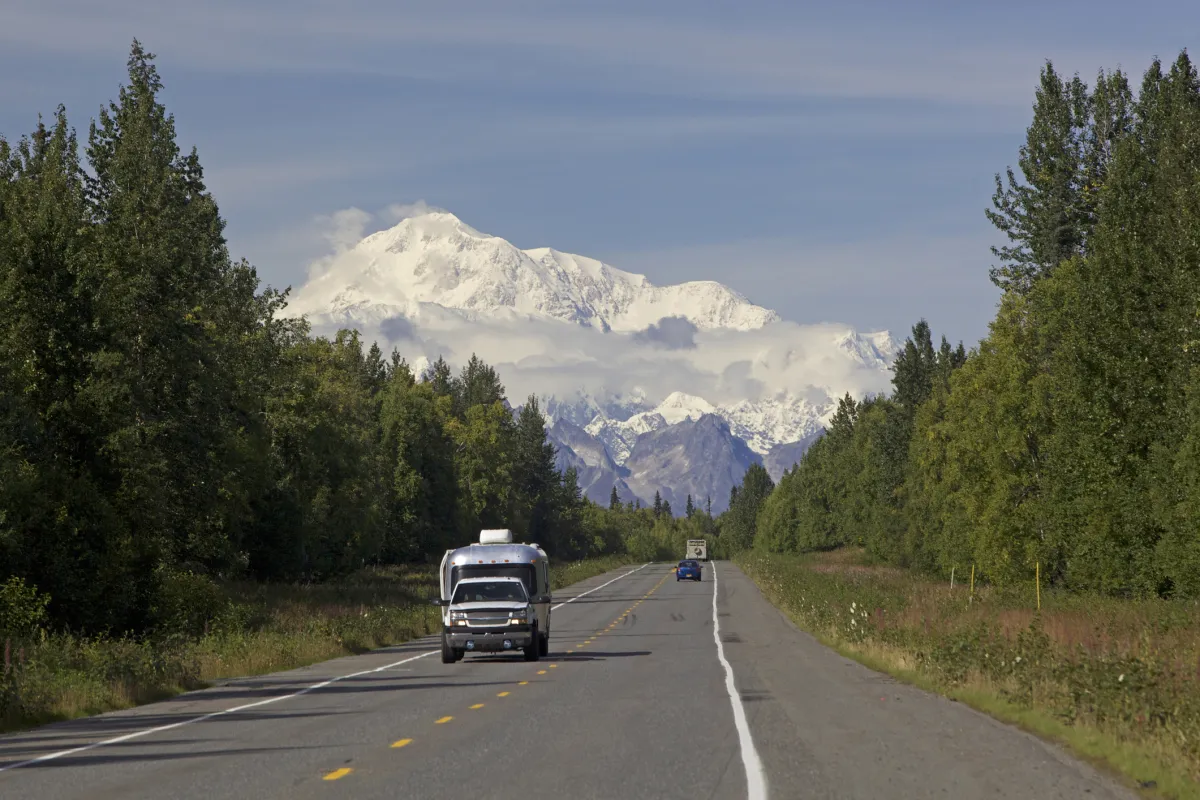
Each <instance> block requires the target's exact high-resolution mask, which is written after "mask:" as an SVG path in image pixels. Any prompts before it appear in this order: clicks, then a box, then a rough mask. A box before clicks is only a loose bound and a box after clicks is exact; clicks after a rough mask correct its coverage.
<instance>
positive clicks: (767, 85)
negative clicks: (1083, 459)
mask: <svg viewBox="0 0 1200 800" xmlns="http://www.w3.org/2000/svg"><path fill="white" fill-rule="evenodd" d="M1154 9H1155V10H1154V13H1149V12H1148V11H1142V10H1139V11H1136V12H1135V11H1134V7H1133V6H1131V5H1130V4H1127V3H1121V4H1118V3H1116V2H1111V1H1106V2H1088V3H1082V2H1056V3H1052V4H1051V3H1045V2H1040V3H1034V2H1006V3H989V4H983V3H963V2H957V3H949V2H945V3H934V2H905V3H903V4H900V3H894V2H885V0H874V2H865V3H854V2H841V3H836V4H835V3H824V4H820V5H819V6H816V5H814V6H806V5H802V4H800V3H796V2H778V3H776V2H770V3H768V2H760V3H750V2H736V3H734V2H720V3H698V2H680V1H679V0H664V1H663V2H654V3H647V2H644V1H643V2H625V1H624V0H619V1H617V0H608V1H607V2H603V3H582V2H565V0H560V1H559V2H538V1H537V0H520V1H518V2H500V1H499V0H491V2H477V1H476V0H462V1H461V2H451V1H450V0H435V1H433V2H425V3H404V2H395V1H394V0H393V1H391V2H385V1H382V0H380V1H377V0H361V1H360V0H340V1H339V2H325V1H324V0H299V1H298V2H295V1H294V2H289V3H284V2H280V1H279V0H273V1H272V2H258V3H251V2H235V1H234V0H207V2H195V0H157V1H156V2H155V3H153V4H149V3H145V2H134V0H107V2H103V3H100V2H85V0H69V1H68V0H5V2H4V10H3V12H0V16H2V17H3V20H2V24H0V134H3V135H5V136H8V137H14V138H15V137H16V136H18V135H20V134H22V133H25V132H27V131H29V130H30V129H32V127H33V125H34V124H35V122H36V115H37V114H38V113H39V112H41V113H44V114H49V113H52V112H53V110H54V107H55V106H56V105H57V104H58V103H60V102H61V103H64V104H66V105H67V108H68V113H69V115H70V116H71V118H72V120H73V122H74V124H75V125H76V127H77V128H78V129H79V130H80V132H81V133H84V132H86V128H87V124H88V121H89V119H90V118H92V117H94V116H95V114H96V111H97V110H98V108H99V107H100V105H101V104H102V103H103V102H105V101H107V100H109V99H111V98H113V97H115V95H116V92H117V87H118V85H119V84H120V82H121V80H122V77H123V70H124V62H125V57H126V55H127V51H128V46H129V43H130V41H131V39H132V38H133V37H135V36H136V37H138V38H140V39H141V40H142V41H143V43H144V44H145V45H146V47H147V48H148V49H150V50H151V51H152V52H154V53H156V54H157V55H158V56H159V59H158V64H159V69H160V71H161V73H162V75H163V78H164V81H165V83H166V87H167V88H166V93H165V100H166V102H167V104H168V107H169V108H170V109H171V110H172V111H173V112H174V113H175V115H176V120H177V123H178V126H179V131H180V138H181V143H182V144H184V145H185V146H190V145H192V144H195V145H196V146H197V147H198V148H199V151H200V156H201V160H202V162H203V163H204V165H205V167H206V170H207V172H208V176H209V184H210V186H211V188H212V189H213V191H214V193H215V194H216V196H217V199H218V201H219V202H220V204H221V208H222V211H223V213H224V215H225V216H226V218H227V219H228V222H229V228H228V236H229V239H230V244H231V248H232V250H233V252H234V254H235V255H236V256H245V257H247V258H248V259H250V260H251V261H252V262H253V263H255V264H256V265H257V266H258V267H259V270H260V273H261V275H262V276H263V278H264V280H265V281H267V282H269V283H271V284H274V285H278V286H282V285H287V284H295V285H299V284H300V283H302V282H303V280H304V277H305V274H306V273H305V270H306V267H307V265H308V264H309V263H310V262H311V261H313V260H314V259H315V258H317V257H319V256H321V255H323V254H325V253H326V252H327V251H328V249H329V245H328V242H327V240H326V235H327V233H328V222H327V220H328V219H329V218H330V217H331V216H332V215H333V214H334V213H335V212H337V211H339V210H342V209H346V208H350V207H355V208H359V209H363V210H365V211H368V212H372V213H375V212H381V211H382V210H383V209H385V208H387V207H388V206H390V205H392V204H396V203H411V202H415V201H419V200H420V201H425V202H428V203H429V204H431V205H435V206H439V207H442V208H446V209H449V210H451V211H453V212H454V213H456V214H457V215H458V216H460V217H461V218H462V219H464V220H465V221H466V222H467V223H468V224H470V225H472V226H473V227H475V228H478V229H480V230H483V231H487V232H489V233H494V234H496V235H499V236H503V237H504V238H506V239H509V240H510V241H513V242H514V243H516V244H518V245H519V246H521V247H536V246H544V245H548V246H553V247H555V248H557V249H559V250H565V251H570V252H577V253H582V254H586V255H590V256H595V257H599V258H603V259H605V260H607V261H609V262H610V263H613V264H614V265H616V266H619V267H622V268H625V269H630V270H633V271H637V272H643V273H645V274H647V275H648V276H649V277H650V278H651V279H652V280H654V281H656V282H660V283H666V282H676V281H681V280H690V279H714V280H719V281H722V282H723V283H726V284H728V285H730V286H732V287H733V288H735V289H737V290H738V291H741V292H742V293H743V294H746V295H747V296H748V297H749V298H750V299H751V300H753V301H755V302H757V303H760V304H762V305H766V306H769V307H771V308H775V309H777V310H778V311H779V312H780V313H781V314H783V315H784V316H785V317H786V318H788V319H792V320H794V321H797V322H802V323H807V322H821V321H836V322H846V323H850V324H853V325H855V326H858V327H860V328H862V329H878V328H883V327H886V328H889V329H891V330H892V331H893V332H894V333H898V334H902V335H903V334H906V333H907V331H908V328H909V327H910V326H911V324H912V322H913V321H915V320H916V319H917V318H918V317H920V316H925V317H926V318H928V319H929V320H930V322H931V323H932V324H933V325H934V328H935V332H936V333H942V332H945V333H947V334H948V335H950V336H951V338H953V339H959V338H961V339H964V340H966V341H967V342H968V343H969V344H970V343H973V342H974V341H976V340H977V339H978V338H979V337H981V336H982V335H984V334H985V333H986V325H987V322H988V320H990V318H991V316H992V314H993V311H994V307H995V302H996V299H997V293H996V291H995V290H994V289H993V288H992V286H991V284H990V283H989V282H988V280H987V270H988V266H989V265H990V264H991V262H992V257H991V254H990V253H989V251H988V246H989V245H990V244H994V243H996V235H995V233H994V232H993V231H992V229H991V228H990V226H989V225H988V223H987V221H986V219H985V218H984V215H983V210H984V208H985V207H987V205H988V203H989V198H990V195H991V190H992V175H993V174H994V173H995V172H997V171H999V170H1002V169H1003V168H1004V167H1005V166H1006V165H1008V164H1015V162H1016V157H1017V148H1018V147H1019V144H1020V141H1021V139H1022V137H1023V134H1024V128H1025V126H1026V125H1027V124H1028V121H1029V116H1030V104H1031V102H1032V99H1033V87H1034V85H1035V82H1036V79H1037V72H1038V69H1039V68H1040V67H1041V65H1042V63H1043V61H1044V59H1046V58H1050V59H1052V60H1053V61H1054V62H1055V64H1056V66H1058V67H1059V68H1060V69H1061V70H1062V71H1065V72H1068V73H1070V72H1075V71H1079V72H1080V73H1081V74H1082V75H1083V76H1084V78H1085V79H1089V78H1090V77H1092V76H1094V74H1095V72H1096V71H1097V70H1098V69H1099V68H1101V67H1106V68H1111V67H1116V66H1121V67H1123V68H1125V69H1126V70H1127V71H1130V72H1132V73H1133V74H1134V76H1135V78H1136V79H1140V76H1141V73H1142V71H1143V70H1144V69H1145V67H1146V66H1147V65H1148V63H1149V61H1150V59H1151V58H1152V57H1153V56H1154V55H1159V56H1161V57H1163V58H1164V59H1170V58H1173V57H1174V56H1175V55H1176V54H1177V53H1178V51H1179V50H1180V49H1181V48H1183V47H1185V46H1186V45H1188V44H1189V42H1194V41H1196V39H1197V34H1200V13H1198V12H1197V11H1196V10H1195V6H1194V5H1193V4H1192V3H1191V2H1182V1H1177V0H1172V1H1171V2H1161V3H1157V4H1155V6H1154ZM378 225H379V226H382V225H383V222H382V221H379V222H378Z"/></svg>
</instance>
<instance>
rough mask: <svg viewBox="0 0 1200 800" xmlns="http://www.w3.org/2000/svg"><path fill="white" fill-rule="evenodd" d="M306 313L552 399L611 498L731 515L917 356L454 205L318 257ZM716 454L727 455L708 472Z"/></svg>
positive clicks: (565, 435)
mask: <svg viewBox="0 0 1200 800" xmlns="http://www.w3.org/2000/svg"><path fill="white" fill-rule="evenodd" d="M732 266H736V265H732ZM289 312H290V313H291V314H293V315H301V314H303V315H305V316H307V317H308V319H309V322H310V323H311V324H312V326H313V329H314V332H316V333H319V334H329V333H332V332H333V331H335V330H336V329H337V328H339V327H356V328H358V329H359V330H360V331H362V332H363V334H364V336H365V338H366V339H367V340H368V341H369V340H371V339H376V340H379V341H380V343H381V345H386V348H387V349H389V350H390V349H392V348H393V347H394V348H396V349H398V350H400V352H401V355H403V356H404V357H406V358H408V359H409V362H410V363H411V364H412V365H413V366H414V367H416V368H417V369H420V368H422V367H423V365H425V364H428V363H429V362H430V361H432V360H433V359H436V358H437V357H439V356H444V357H445V358H446V359H447V360H448V361H450V362H451V364H453V365H461V364H463V363H464V362H465V361H466V360H467V358H469V357H470V355H471V354H472V353H477V354H478V355H479V356H480V357H481V358H483V359H484V360H485V361H486V362H488V363H489V364H492V365H493V366H495V367H496V369H497V370H498V371H499V373H500V375H501V377H502V379H503V380H504V382H505V384H506V386H507V388H508V394H509V396H510V397H511V398H512V399H513V401H514V404H520V403H521V402H523V400H522V399H523V398H525V397H526V396H528V394H530V393H532V394H533V395H535V396H537V397H538V398H539V400H540V402H541V406H542V409H543V411H544V412H545V413H546V416H547V429H548V430H547V433H548V435H549V436H550V438H551V440H552V441H554V442H555V444H556V445H557V446H558V447H559V462H560V466H561V467H564V468H565V467H566V466H574V467H575V468H576V470H577V471H578V472H579V473H580V477H581V484H582V485H583V488H584V489H585V491H586V492H587V494H588V496H589V497H591V498H592V499H593V500H596V501H597V502H601V503H605V502H607V500H608V494H609V492H611V490H612V488H613V487H614V486H615V487H616V488H617V490H618V493H619V494H621V495H622V496H624V495H625V494H626V493H630V494H632V495H635V496H637V497H640V498H641V499H642V500H643V501H648V500H649V499H650V498H652V497H653V495H654V492H655V491H656V490H657V491H660V492H661V493H662V494H663V496H664V497H678V496H684V497H685V496H686V494H688V493H691V494H693V495H694V496H695V497H700V496H712V498H713V501H714V509H718V508H721V507H723V504H724V502H725V501H726V500H727V497H725V499H724V500H719V498H720V497H722V496H724V495H727V492H728V487H727V486H726V484H727V483H728V482H729V481H730V480H735V478H731V477H730V476H731V475H733V474H734V473H737V474H738V475H740V473H739V472H738V471H739V470H744V469H745V468H746V466H747V465H748V464H749V463H752V462H757V463H765V464H767V465H768V467H769V468H770V469H771V470H772V472H773V473H775V474H781V473H782V471H783V470H784V469H787V468H788V467H790V466H791V464H792V463H794V462H795V459H797V458H799V456H800V454H802V453H803V451H804V450H805V449H806V448H807V447H808V446H809V445H810V444H811V443H812V442H813V441H815V440H816V438H817V437H819V435H820V433H821V432H822V431H823V430H824V427H825V425H826V424H827V423H828V420H829V418H830V417H831V416H832V415H833V413H834V410H835V409H836V407H837V399H838V398H839V397H841V396H842V395H843V394H845V393H846V392H850V393H851V394H852V395H854V396H855V397H864V396H869V395H872V394H878V393H880V392H884V391H886V390H887V389H888V386H889V384H890V378H891V374H890V366H891V363H892V361H893V359H894V358H895V355H896V353H897V352H898V350H899V348H898V345H897V343H896V341H895V340H894V339H893V338H892V337H891V335H890V334H889V333H888V332H887V331H879V332H869V333H860V332H858V331H856V330H854V329H853V328H851V327H849V326H846V325H838V324H834V323H822V324H818V325H798V324H796V323H792V322H787V321H784V320H781V319H780V317H779V315H778V314H776V313H775V312H774V311H771V310H769V309H766V308H763V307H761V306H757V305H754V304H753V303H751V302H750V301H749V300H747V299H746V298H745V297H743V296H742V295H740V294H738V293H737V292H735V291H733V290H732V289H729V288H728V287H726V286H723V285H722V284H719V283H715V282H713V281H695V282H688V283H681V284H675V285H667V286H659V285H655V284H654V283H652V282H651V281H650V280H648V279H647V278H646V277H645V276H643V275H637V274H634V273H630V272H625V271H623V270H620V269H617V268H615V267H613V266H610V265H608V264H605V263H603V262H600V261H597V260H595V259H591V258H587V257H584V256H579V255H572V254H569V253H562V252H560V251H557V250H554V249H551V248H536V249H532V250H522V249H519V248H517V247H516V246H514V245H512V244H510V243H509V242H507V241H505V240H504V239H501V238H499V237H497V236H491V235H488V234H485V233H481V232H479V231H477V230H475V229H474V228H472V227H470V226H469V225H467V224H466V223H464V222H462V221H461V220H460V219H458V218H457V217H455V216H454V215H453V214H450V213H448V212H444V211H431V212H428V213H421V214H418V215H415V216H411V217H409V218H407V219H404V220H402V221H401V222H399V223H398V224H396V225H395V226H393V227H391V228H389V229H387V230H383V231H380V232H378V233H374V234H371V235H369V236H366V237H365V238H363V239H362V240H361V241H359V242H358V243H357V244H354V245H353V246H352V247H349V248H346V249H342V250H339V251H338V252H336V253H334V254H333V255H332V256H330V257H329V258H327V259H323V260H322V261H321V262H318V264H317V265H315V266H314V268H313V270H312V272H311V275H310V279H309V281H308V282H307V283H306V284H305V285H304V286H303V287H301V289H300V290H299V291H298V292H297V294H296V296H295V298H294V300H292V302H291V304H290V306H289ZM702 420H703V421H704V423H703V424H700V423H701V421H702ZM704 448H711V449H713V453H712V457H713V458H714V459H716V461H714V462H713V464H711V465H709V466H705V467H704V468H703V469H701V468H699V467H698V466H697V465H700V464H702V462H703V460H704V457H703V450H704ZM718 451H719V452H718ZM718 462H719V463H718ZM705 476H707V477H705ZM705 481H709V482H713V483H714V485H712V486H707V487H706V486H705ZM718 483H719V484H720V486H717V485H716V484H718ZM676 484H678V485H676ZM685 484H686V485H685ZM680 492H682V493H683V494H682V495H680ZM625 499H630V498H625ZM674 505H675V503H674V501H672V506H673V507H674Z"/></svg>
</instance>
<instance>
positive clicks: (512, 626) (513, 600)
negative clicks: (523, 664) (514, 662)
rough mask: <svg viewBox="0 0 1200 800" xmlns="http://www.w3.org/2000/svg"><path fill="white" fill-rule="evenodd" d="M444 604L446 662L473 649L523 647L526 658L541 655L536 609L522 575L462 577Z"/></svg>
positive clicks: (444, 655)
mask: <svg viewBox="0 0 1200 800" xmlns="http://www.w3.org/2000/svg"><path fill="white" fill-rule="evenodd" d="M442 604H444V605H445V607H446V616H447V617H449V624H448V625H446V626H445V627H444V628H443V630H442V663H443V664H453V663H454V662H455V661H459V660H461V659H462V657H463V656H464V655H466V654H467V653H473V652H496V651H501V652H504V651H517V650H520V651H522V652H523V653H524V655H525V660H526V661H537V660H538V657H539V656H540V655H541V639H540V637H539V634H538V629H537V610H536V609H534V607H533V603H532V602H530V597H529V592H527V591H525V584H524V582H523V581H522V580H521V579H520V578H512V577H499V578H497V577H491V578H463V579H462V580H460V581H459V582H458V583H456V584H455V585H454V594H453V595H452V596H451V598H450V600H449V601H448V602H447V601H442V600H440V601H439V605H442Z"/></svg>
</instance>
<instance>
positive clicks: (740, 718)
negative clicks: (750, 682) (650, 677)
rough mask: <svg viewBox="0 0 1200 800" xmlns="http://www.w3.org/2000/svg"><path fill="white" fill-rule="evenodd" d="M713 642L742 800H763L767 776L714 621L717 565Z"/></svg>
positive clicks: (717, 624)
mask: <svg viewBox="0 0 1200 800" xmlns="http://www.w3.org/2000/svg"><path fill="white" fill-rule="evenodd" d="M712 573H713V639H714V640H715V641H716V643H717V658H719V659H720V660H721V666H722V667H724V668H725V691H727V692H728V693H729V704H730V705H731V706H733V724H734V727H736V728H737V735H738V749H739V750H741V751H742V767H743V768H744V769H745V770H746V797H747V799H748V800H766V796H767V776H766V774H765V773H764V772H763V765H762V761H761V760H760V759H759V757H758V751H757V750H755V749H754V738H753V737H752V736H751V735H750V723H749V722H747V721H746V709H745V708H744V707H743V706H742V699H741V697H739V696H738V691H737V686H735V685H734V682H733V667H731V666H729V661H727V660H726V659H725V647H724V646H723V645H722V644H721V623H720V621H719V620H718V618H717V565H716V564H715V563H714V564H713V570H712Z"/></svg>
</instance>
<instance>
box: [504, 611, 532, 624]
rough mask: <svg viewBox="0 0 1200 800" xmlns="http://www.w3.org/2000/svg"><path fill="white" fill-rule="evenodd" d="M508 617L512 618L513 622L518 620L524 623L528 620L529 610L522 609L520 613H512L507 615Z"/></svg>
mask: <svg viewBox="0 0 1200 800" xmlns="http://www.w3.org/2000/svg"><path fill="white" fill-rule="evenodd" d="M509 616H510V617H512V619H513V621H514V622H515V621H518V620H519V621H521V622H524V621H525V620H526V619H528V618H529V609H527V608H522V609H521V610H520V611H512V612H510V613H509Z"/></svg>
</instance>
